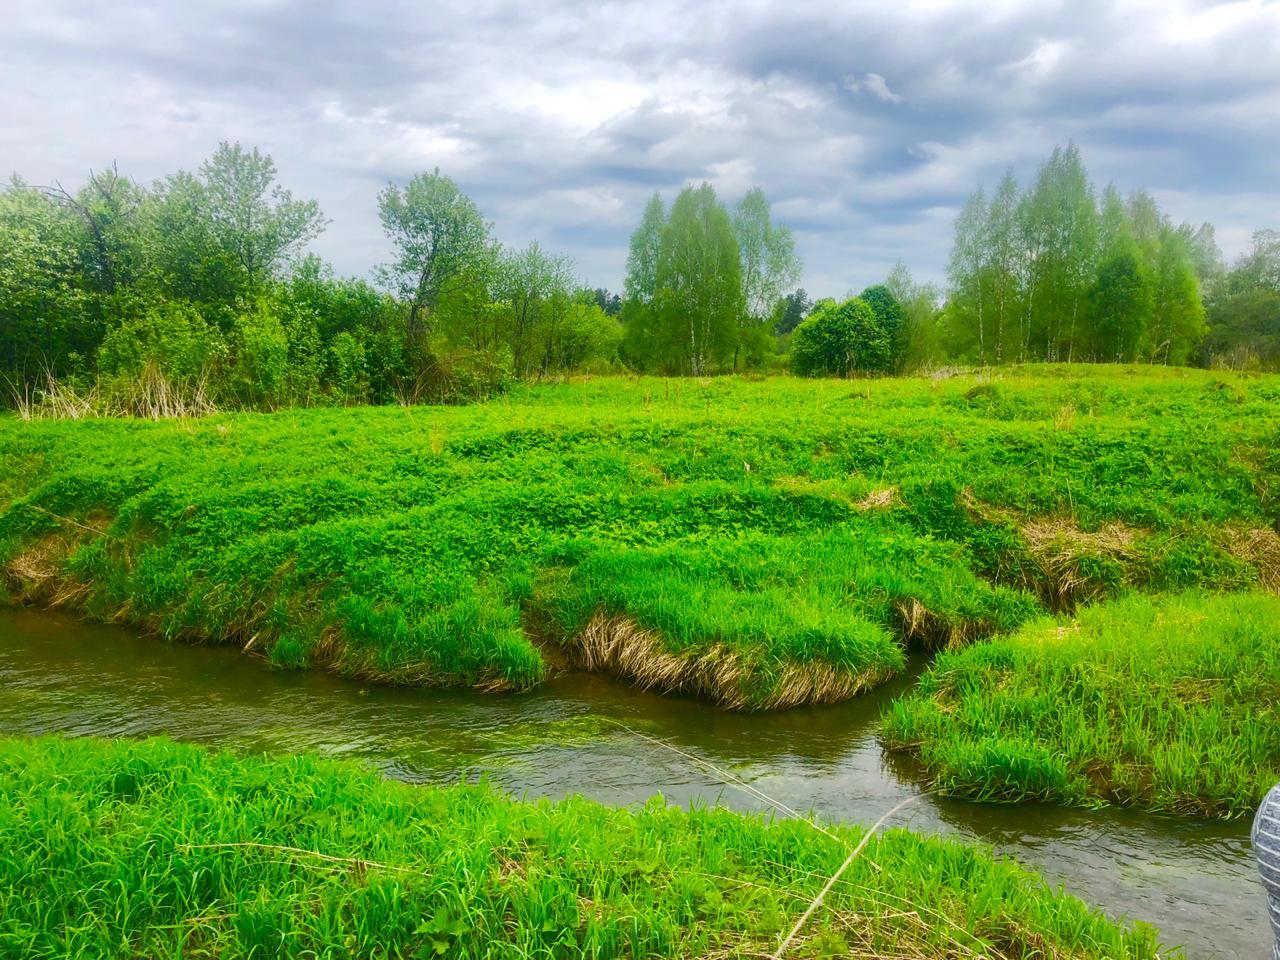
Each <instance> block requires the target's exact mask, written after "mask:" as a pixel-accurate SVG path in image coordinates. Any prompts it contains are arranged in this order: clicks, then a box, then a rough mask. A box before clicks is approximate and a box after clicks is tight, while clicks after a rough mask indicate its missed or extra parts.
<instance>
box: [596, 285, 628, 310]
mask: <svg viewBox="0 0 1280 960" xmlns="http://www.w3.org/2000/svg"><path fill="white" fill-rule="evenodd" d="M591 295H592V296H593V297H594V298H595V301H596V306H597V307H599V308H600V309H601V310H603V311H604V312H605V314H607V315H608V316H610V317H616V316H617V315H618V314H619V313H621V312H622V297H620V296H618V295H617V294H616V293H610V292H609V291H608V290H607V289H606V288H604V287H596V288H595V289H594V290H592V291H591Z"/></svg>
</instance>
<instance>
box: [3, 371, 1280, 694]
mask: <svg viewBox="0 0 1280 960" xmlns="http://www.w3.org/2000/svg"><path fill="white" fill-rule="evenodd" d="M1277 520H1280V378H1276V377H1265V376H1252V377H1250V376H1246V375H1240V374H1229V373H1220V372H1210V371H1200V370H1187V369H1167V368H1152V367H1112V368H1106V367H1092V366H1091V367H1089V368H1088V369H1084V368H1075V369H1073V368H1070V367H1036V368H1027V369H1017V368H1014V369H1005V370H1000V371H997V372H986V373H982V374H975V375H962V376H951V377H938V378H908V379H892V380H871V381H804V380H794V379H789V378H776V379H747V378H719V379H711V380H702V381H699V380H685V381H679V380H663V379H653V378H621V377H615V378H599V379H580V380H573V381H568V382H563V383H557V384H544V385H525V386H520V387H518V388H516V389H515V390H514V391H513V392H512V393H511V394H510V395H509V396H506V397H503V398H499V399H495V400H492V401H489V402H486V403H480V404H474V405H471V406H464V407H431V408H421V407H413V408H345V409H300V410H286V411H280V412H277V413H273V414H252V413H239V414H226V415H217V416H211V417H206V418H200V419H192V420H173V421H160V422H148V421H138V420H109V419H88V420H72V421H68V420H61V421H41V420H36V421H31V422H24V421H22V420H19V419H18V418H17V417H9V418H5V419H2V420H0V569H3V571H4V577H3V582H4V590H5V593H6V594H7V598H8V600H9V601H10V602H19V603H36V604H43V605H49V606H64V607H70V608H73V609H77V610H80V611H83V612H84V613H85V614H87V615H89V616H91V617H95V618H99V619H103V620H114V621H120V622H125V623H129V624H133V625H135V626H138V627H141V628H143V629H145V630H148V631H151V632H154V633H156V634H159V635H162V636H164V637H167V638H170V639H175V640H186V641H196V642H207V643H234V644H237V645H239V646H240V647H242V648H243V649H244V650H245V651H246V652H248V653H250V654H253V655H257V656H261V657H264V658H266V659H267V660H269V661H270V662H271V663H272V664H274V665H275V666H277V667H283V668H299V667H304V666H309V665H314V666H320V667H324V668H327V669H330V670H333V671H336V672H338V673H340V674H343V675H348V676H353V677H359V678H364V679H371V680H380V681H388V682H396V683H409V684H429V685H449V686H471V687H478V688H482V689H490V690H494V691H519V690H526V689H529V688H531V687H534V686H536V685H538V684H539V683H540V682H542V681H543V680H544V679H545V678H546V676H547V675H548V672H549V671H550V670H555V669H563V668H566V667H581V668H586V669H591V670H600V671H605V672H608V673H611V674H614V675H616V676H619V677H621V678H623V679H625V680H627V681H629V682H631V683H634V684H636V685H639V686H642V687H649V688H653V689H656V690H659V691H662V692H682V693H686V694H692V695H695V696H699V697H702V698H704V699H707V700H709V701H711V702H713V703H716V704H718V705H720V706H724V707H730V708H742V709H765V708H780V707H787V706H794V705H797V704H804V703H822V702H832V701H837V700H841V699H845V698H847V697H850V696H853V695H855V694H857V693H859V692H861V691H864V690H866V689H869V688H871V687H874V686H875V685H877V684H879V683H881V682H883V681H884V680H886V679H888V678H889V677H892V676H893V675H895V674H897V673H899V672H900V671H902V669H903V668H904V664H905V654H904V651H905V650H907V649H910V648H913V647H915V648H924V649H930V650H936V649H944V648H945V649H951V648H958V647H963V646H965V645H967V644H970V643H972V642H974V641H975V640H979V639H983V638H987V637H992V636H997V635H1003V634H1008V633H1011V632H1014V631H1016V630H1017V629H1018V628H1020V627H1022V626H1023V625H1024V624H1028V623H1033V622H1037V621H1038V620H1039V618H1041V617H1043V616H1045V615H1046V614H1048V613H1053V612H1064V611H1065V612H1069V611H1071V610H1074V609H1075V608H1076V607H1077V606H1078V605H1079V604H1081V603H1083V602H1086V601H1093V600H1098V599H1103V598H1106V597H1109V596H1112V595H1114V594H1116V593H1118V592H1121V591H1125V590H1139V591H1146V592H1164V591H1172V590H1182V589H1187V588H1193V587H1209V588H1213V589H1246V588H1253V587H1258V586H1259V585H1262V586H1267V585H1270V586H1274V585H1275V583H1276V580H1277V577H1278V576H1280V535H1277V533H1276V523H1277Z"/></svg>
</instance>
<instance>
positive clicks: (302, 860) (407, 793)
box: [0, 737, 1171, 960]
mask: <svg viewBox="0 0 1280 960" xmlns="http://www.w3.org/2000/svg"><path fill="white" fill-rule="evenodd" d="M862 839H864V834H863V832H862V830H860V829H859V828H857V827H831V828H827V827H825V826H823V825H821V824H818V825H816V826H815V825H811V824H810V823H806V822H801V821H798V820H774V821H767V820H765V819H762V818H759V817H746V816H742V815H740V814H735V813H731V812H729V811H726V810H721V809H695V810H690V811H684V810H679V809H674V808H671V807H668V806H666V805H665V804H663V803H662V801H661V799H660V798H655V800H653V801H652V802H650V803H649V804H647V805H646V806H644V807H643V808H642V809H639V810H635V811H628V810H619V809H612V808H608V807H604V806H600V805H598V804H595V803H591V802H588V801H585V800H581V799H575V798H570V799H567V800H564V801H562V802H558V803H551V802H547V801H543V802H536V803H534V802H522V801H518V800H513V799H510V798H507V797H504V796H502V795H501V794H499V793H498V792H497V791H495V790H492V789H490V788H488V787H486V786H483V785H479V786H476V785H472V786H453V787H414V786H409V785H406V784H401V783H395V782H391V781H385V780H382V779H381V778H380V777H379V776H377V775H376V774H375V773H373V772H371V771H368V770H366V769H364V768H362V767H359V766H357V765H353V764H349V763H342V762H338V761H331V760H328V761H327V760H321V759H318V758H315V757H312V756H305V755H304V756H295V757H289V758H281V759H270V758H266V757H261V756H237V755H234V754H231V753H227V752H211V751H206V750H205V749H202V748H199V747H195V746H191V745H181V744H176V743H173V742H171V741H165V740H147V741H136V742H131V741H102V740H94V739H61V738H57V737H42V738H26V739H8V738H6V739H0V955H4V956H22V957H27V958H53V957H58V958H81V957H83V958H90V957H92V958H95V960H96V958H112V957H119V958H132V957H139V956H146V957H154V958H157V960H159V958H177V957H219V958H223V960H236V958H250V957H264V956H272V957H307V958H342V957H357V956H358V957H388V958H393V957H394V958H409V957H424V958H425V957H435V956H449V957H459V958H484V957H492V958H498V957H501V958H532V957H542V958H551V957H557V958H576V957H582V958H587V957H590V958H593V960H607V958H615V957H618V958H621V957H641V956H644V957H670V958H683V957H694V956H697V957H735V956H757V957H758V956H768V955H771V954H773V953H774V951H775V949H777V948H778V947H779V945H780V944H781V943H782V941H783V940H784V938H785V935H786V934H787V933H788V932H789V930H790V929H791V928H792V926H793V925H794V922H795V921H796V920H797V919H798V918H799V917H800V916H801V915H802V914H803V913H804V911H805V909H806V908H807V906H808V905H809V904H810V902H811V901H812V899H813V898H814V897H815V895H816V894H817V893H818V891H819V890H820V889H821V888H822V887H823V885H824V882H825V881H826V880H827V878H828V877H829V876H831V875H833V874H834V873H835V871H836V869H837V867H839V866H840V865H841V863H842V862H843V861H844V860H845V859H846V857H848V855H849V854H850V852H851V851H853V850H854V849H856V846H857V845H858V844H859V843H860V841H861V840H862ZM33 883H36V884H38V887H39V890H40V896H39V897H32V896H31V895H30V891H31V885H32V884H33ZM851 952H852V953H856V954H857V955H859V956H876V957H896V958H924V957H931V958H932V957H951V958H961V957H979V956H982V957H1002V958H1008V960H1017V958H1026V960H1033V958H1034V960H1049V958H1054V960H1068V958H1070V960H1091V958H1103V957H1106V958H1113V960H1128V958H1132V960H1139V958H1155V957H1157V956H1158V955H1159V956H1165V957H1168V956H1171V954H1169V953H1165V952H1161V953H1159V954H1157V943H1156V935H1155V932H1154V931H1153V930H1151V928H1149V927H1145V926H1142V925H1136V926H1126V925H1120V924H1117V923H1114V922H1112V921H1110V920H1108V919H1107V918H1105V917H1104V916H1102V915H1101V914H1099V913H1097V912H1095V911H1093V910H1091V909H1090V908H1088V907H1086V906H1085V905H1084V904H1083V903H1081V902H1080V901H1078V900H1076V899H1074V898H1073V897H1070V896H1068V895H1066V894H1064V893H1062V892H1060V891H1054V890H1051V889H1050V888H1049V887H1048V886H1046V885H1045V883H1044V882H1043V881H1041V880H1040V879H1038V878H1037V877H1035V876H1034V875H1033V874H1031V873H1029V872H1027V871H1024V870H1022V869H1021V868H1019V867H1017V866H1016V865H1015V864H1013V863H1011V862H1008V861H999V860H994V859H992V857H991V856H990V855H989V854H987V853H985V852H983V851H981V850H979V849H977V848H975V847H970V846H967V845H964V844H961V843H958V842H954V841H944V840H940V839H930V838H924V837H921V836H919V835H916V834H913V833H911V832H909V831H906V830H889V831H887V832H885V833H883V834H877V835H875V836H873V837H871V838H869V839H868V840H867V843H866V845H865V847H864V848H863V849H862V851H861V853H860V854H859V856H858V857H857V858H855V859H854V860H853V863H852V865H851V866H850V867H849V869H848V870H847V871H846V872H845V873H844V874H843V875H842V876H841V878H840V880H839V881H838V882H837V883H836V884H835V885H834V886H833V887H832V889H831V892H830V893H829V894H828V895H827V897H826V900H825V901H824V903H823V905H822V906H821V907H820V908H819V909H817V910H816V911H815V912H814V913H813V915H812V917H811V918H810V919H809V920H808V922H807V923H806V925H805V927H804V928H803V930H802V931H801V933H800V935H799V936H798V937H797V938H796V939H795V940H793V941H792V942H791V943H790V945H789V946H788V947H787V951H786V953H785V955H786V956H787V957H810V958H815V957H832V956H846V955H849V954H850V953H851Z"/></svg>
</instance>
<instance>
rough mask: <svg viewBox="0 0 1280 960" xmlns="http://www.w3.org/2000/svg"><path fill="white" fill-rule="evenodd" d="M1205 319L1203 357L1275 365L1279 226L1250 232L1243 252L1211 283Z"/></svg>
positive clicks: (1278, 352)
mask: <svg viewBox="0 0 1280 960" xmlns="http://www.w3.org/2000/svg"><path fill="white" fill-rule="evenodd" d="M1206 319H1207V321H1208V335H1207V337H1206V338H1205V342H1204V345H1203V352H1202V357H1203V359H1204V360H1205V361H1206V362H1209V363H1214V364H1224V365H1227V366H1231V367H1237V368H1242V367H1264V368H1268V369H1280V232H1277V231H1275V230H1260V231H1258V232H1257V233H1255V234H1254V235H1253V247H1252V249H1251V250H1250V251H1249V253H1247V254H1245V255H1244V256H1242V257H1241V258H1240V259H1239V260H1238V261H1236V263H1235V265H1234V266H1233V267H1232V269H1231V270H1230V271H1228V272H1227V273H1226V275H1225V276H1224V277H1223V278H1222V281H1221V282H1220V283H1218V284H1216V285H1215V287H1214V291H1213V293H1212V294H1211V296H1210V298H1209V303H1208V309H1207V318H1206Z"/></svg>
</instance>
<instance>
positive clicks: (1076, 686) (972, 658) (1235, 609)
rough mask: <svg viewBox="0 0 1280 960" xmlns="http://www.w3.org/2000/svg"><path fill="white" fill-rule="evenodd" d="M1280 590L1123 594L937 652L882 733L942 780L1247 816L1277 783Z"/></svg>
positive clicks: (986, 794) (1010, 791)
mask: <svg viewBox="0 0 1280 960" xmlns="http://www.w3.org/2000/svg"><path fill="white" fill-rule="evenodd" d="M1278 706H1280V597H1278V596H1276V595H1274V594H1265V593H1264V594H1248V593H1246V594H1227V595H1218V596H1206V595H1201V594H1195V593H1193V594H1188V595H1176V596H1166V597H1158V598H1155V597H1149V596H1137V595H1135V596H1130V597H1126V598H1123V599H1121V600H1116V601H1113V602H1109V603H1104V604H1099V605H1097V606H1092V607H1087V608H1085V609H1082V610H1081V611H1079V613H1078V614H1077V616H1076V617H1075V618H1072V619H1069V620H1068V619H1059V620H1053V619H1046V620H1041V621H1037V622H1034V623H1031V624H1028V625H1027V626H1025V627H1023V628H1022V629H1021V630H1020V631H1018V632H1017V633H1016V634H1014V635H1013V636H1009V637H1001V638H998V639H994V640H991V641H989V642H986V643H983V644H980V645H977V646H974V647H970V648H969V649H966V650H958V651H947V652H945V653H943V654H941V655H940V656H939V657H938V659H937V661H936V662H935V663H934V665H933V666H932V668H931V669H930V670H929V671H928V672H927V673H926V674H925V675H924V676H923V677H922V678H921V680H920V682H919V684H918V685H917V687H916V688H915V690H914V691H913V692H912V693H911V694H910V695H908V696H907V697H904V698H902V699H899V700H897V701H895V702H894V703H893V705H892V706H891V707H890V709H889V710H888V711H887V712H886V714H885V718H884V719H885V722H884V738H885V741H886V742H887V743H888V744H889V745H890V746H891V747H893V748H896V749H905V750H910V751H912V752H914V753H916V754H918V755H919V757H920V758H921V760H922V761H923V762H924V765H925V767H926V769H927V770H928V771H929V773H930V776H931V777H932V779H933V780H934V782H935V784H936V785H938V786H942V787H945V788H946V790H947V791H948V792H949V793H954V794H960V795H965V796H971V797H974V798H976V799H980V800H1006V801H1016V800H1032V799H1034V800H1054V801H1059V802H1064V803H1070V804H1076V805H1093V804H1099V803H1104V802H1105V803H1113V804H1118V805H1126V806H1128V805H1134V806H1141V807H1144V808H1147V809H1151V810H1156V811H1161V812H1166V813H1174V814H1183V815H1195V816H1248V815H1251V814H1252V813H1253V811H1254V810H1255V809H1256V808H1257V805H1258V803H1259V802H1260V801H1261V799H1262V797H1263V796H1264V795H1265V794H1266V792H1267V791H1268V790H1269V789H1270V788H1271V786H1272V785H1273V784H1274V783H1276V782H1277V781H1280V723H1277V719H1278V717H1277V707H1278Z"/></svg>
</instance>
